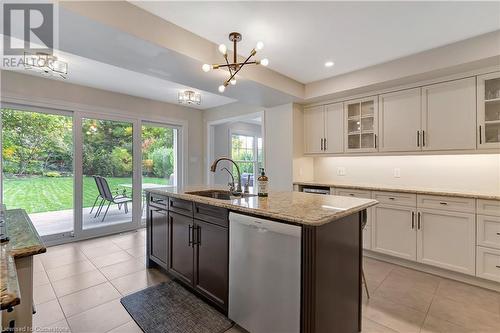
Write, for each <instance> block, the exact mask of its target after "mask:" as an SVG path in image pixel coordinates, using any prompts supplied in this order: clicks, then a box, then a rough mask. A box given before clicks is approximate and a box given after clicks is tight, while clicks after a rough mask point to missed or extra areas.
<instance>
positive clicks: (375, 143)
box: [373, 134, 377, 148]
mask: <svg viewBox="0 0 500 333" xmlns="http://www.w3.org/2000/svg"><path fill="white" fill-rule="evenodd" d="M374 136H375V141H374V142H373V143H374V148H377V134H374Z"/></svg>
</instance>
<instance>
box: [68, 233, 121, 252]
mask: <svg viewBox="0 0 500 333" xmlns="http://www.w3.org/2000/svg"><path fill="white" fill-rule="evenodd" d="M111 237H113V236H107V237H99V238H92V239H87V240H83V241H80V242H76V243H75V247H77V248H79V249H80V250H82V251H83V250H85V249H89V248H94V247H100V246H106V245H108V244H110V243H112V242H111Z"/></svg>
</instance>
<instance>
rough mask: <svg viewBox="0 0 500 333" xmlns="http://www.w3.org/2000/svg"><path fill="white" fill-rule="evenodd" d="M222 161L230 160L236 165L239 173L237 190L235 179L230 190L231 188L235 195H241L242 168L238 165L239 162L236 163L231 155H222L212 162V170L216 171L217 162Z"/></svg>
mask: <svg viewBox="0 0 500 333" xmlns="http://www.w3.org/2000/svg"><path fill="white" fill-rule="evenodd" d="M220 161H229V162H231V163H233V164H234V166H235V167H236V173H237V174H238V183H237V185H236V190H235V189H234V181H233V187H232V188H231V189H230V190H231V193H232V194H234V195H241V192H242V191H241V173H240V168H239V167H238V164H236V162H235V161H233V160H232V159H230V158H229V157H220V158H218V159H216V160H215V161H214V162H213V163H212V165H211V166H210V171H212V172H216V171H217V164H218V163H219V162H220Z"/></svg>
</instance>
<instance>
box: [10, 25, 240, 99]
mask: <svg viewBox="0 0 500 333" xmlns="http://www.w3.org/2000/svg"><path fill="white" fill-rule="evenodd" d="M2 36H3V35H1V34H0V37H2ZM2 38H3V37H2ZM54 54H55V55H56V56H57V57H58V58H59V59H61V60H63V61H66V62H67V63H68V76H67V79H61V78H60V77H46V76H44V77H45V78H50V79H55V80H60V81H65V82H69V83H74V84H79V85H83V86H87V87H92V88H97V89H104V90H109V91H113V92H118V93H122V94H127V95H131V96H137V97H143V98H149V99H153V100H157V101H162V102H167V103H172V104H176V103H178V100H177V97H178V95H177V94H178V92H179V91H184V90H194V91H196V92H199V93H201V96H202V97H201V98H202V103H201V105H186V106H189V107H192V108H195V109H208V108H213V107H217V106H221V105H224V104H229V103H233V102H236V99H233V98H229V97H225V96H221V95H217V94H212V93H209V92H206V91H201V90H199V89H194V88H191V87H189V86H185V85H182V84H178V83H175V82H172V81H168V80H164V79H160V78H158V77H155V76H151V75H146V74H143V73H139V72H136V71H132V70H128V69H125V68H122V67H117V66H113V65H109V64H106V63H103V62H99V61H95V60H92V59H89V58H84V57H80V56H77V55H74V54H70V53H67V52H62V51H56V52H54ZM0 68H2V69H5V70H13V69H12V68H8V67H5V66H4V64H0ZM14 70H15V71H17V72H20V73H23V74H29V75H34V76H41V75H40V74H39V73H38V72H36V71H32V70H26V69H24V67H19V68H17V69H14Z"/></svg>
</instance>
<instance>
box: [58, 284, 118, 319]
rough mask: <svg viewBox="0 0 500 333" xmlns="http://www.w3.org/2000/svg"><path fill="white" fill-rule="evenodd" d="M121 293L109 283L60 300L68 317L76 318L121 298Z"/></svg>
mask: <svg viewBox="0 0 500 333" xmlns="http://www.w3.org/2000/svg"><path fill="white" fill-rule="evenodd" d="M120 297H121V295H120V293H119V292H118V291H117V290H116V289H115V288H114V287H113V285H111V283H109V282H105V283H102V284H99V285H97V286H93V287H90V288H87V289H83V290H80V291H78V292H76V293H73V294H70V295H66V296H63V297H60V298H59V303H60V304H61V308H62V310H63V312H64V314H65V315H66V317H71V316H74V315H76V314H78V313H81V312H83V311H86V310H89V309H91V308H94V307H96V306H98V305H101V304H104V303H107V302H109V301H111V300H114V299H116V298H120Z"/></svg>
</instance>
